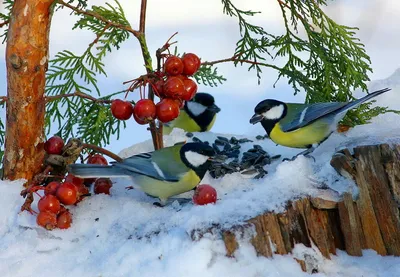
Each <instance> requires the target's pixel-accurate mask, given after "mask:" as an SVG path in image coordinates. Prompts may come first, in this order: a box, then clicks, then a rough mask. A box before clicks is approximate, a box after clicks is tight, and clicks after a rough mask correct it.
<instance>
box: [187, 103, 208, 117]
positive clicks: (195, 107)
mask: <svg viewBox="0 0 400 277" xmlns="http://www.w3.org/2000/svg"><path fill="white" fill-rule="evenodd" d="M187 107H188V109H189V111H191V112H192V114H194V115H196V116H197V115H200V114H202V113H204V111H205V110H206V109H207V107H206V106H203V105H202V104H199V103H196V102H193V101H189V102H187Z"/></svg>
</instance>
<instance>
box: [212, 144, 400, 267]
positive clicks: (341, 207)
mask: <svg viewBox="0 0 400 277" xmlns="http://www.w3.org/2000/svg"><path fill="white" fill-rule="evenodd" d="M331 165H332V166H333V167H334V168H335V169H336V170H337V172H338V173H339V174H341V175H343V176H347V177H349V178H352V179H353V180H354V181H355V182H356V184H357V186H358V188H359V194H358V195H357V196H353V195H351V194H350V193H345V194H344V195H343V196H342V199H341V200H340V201H339V202H338V203H336V202H333V201H328V200H323V199H320V198H311V197H307V198H304V199H300V200H297V201H295V202H293V203H292V202H291V203H288V204H287V208H286V211H285V212H282V213H274V212H269V211H266V212H265V213H264V214H261V215H259V216H257V217H255V218H253V219H250V220H248V221H247V223H245V224H243V225H241V226H235V227H234V228H231V229H229V230H222V231H220V232H221V238H222V239H223V241H224V242H225V246H226V255H227V256H229V257H232V256H234V254H235V251H236V250H237V249H238V248H239V247H240V243H238V240H240V238H241V237H247V236H242V234H243V233H244V232H246V230H249V228H253V229H254V230H255V232H254V233H253V235H252V239H251V243H252V245H253V246H254V248H255V250H256V252H257V254H258V255H262V256H266V257H272V256H273V255H275V254H288V253H292V250H293V248H294V246H295V244H298V243H301V244H304V245H305V246H306V247H310V248H311V247H315V248H317V249H318V250H319V252H320V253H321V254H322V255H323V256H324V257H325V258H328V259H329V257H330V255H331V254H336V249H341V250H344V251H346V252H347V254H349V255H352V256H362V249H373V250H375V251H376V252H377V253H378V254H380V255H383V256H385V255H394V256H400V217H399V203H400V196H399V195H400V193H399V191H400V146H394V147H391V146H389V145H387V144H382V145H372V146H360V147H356V148H355V149H354V155H351V154H350V151H349V150H344V151H340V152H338V153H336V154H335V155H334V156H333V158H332V160H331ZM294 185H295V184H294ZM214 229H218V227H216V228H214ZM207 231H208V232H213V233H214V232H215V230H211V231H210V230H207ZM310 250H311V249H310ZM312 252H313V251H310V252H309V253H303V254H304V257H299V256H298V253H297V255H295V258H296V260H297V261H298V262H299V263H300V265H301V267H302V269H303V270H304V271H307V272H309V273H312V272H318V260H317V257H316V256H314V257H312V256H310V253H312ZM314 253H316V252H315V251H314Z"/></svg>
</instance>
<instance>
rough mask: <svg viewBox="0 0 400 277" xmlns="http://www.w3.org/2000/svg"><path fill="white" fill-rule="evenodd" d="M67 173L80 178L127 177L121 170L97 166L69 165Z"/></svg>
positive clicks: (107, 166) (108, 166)
mask: <svg viewBox="0 0 400 277" xmlns="http://www.w3.org/2000/svg"><path fill="white" fill-rule="evenodd" d="M68 172H70V173H71V174H73V175H75V176H77V177H80V178H101V177H127V176H129V175H128V174H127V173H126V171H125V170H124V169H122V168H117V167H115V166H111V165H97V164H70V165H69V166H68Z"/></svg>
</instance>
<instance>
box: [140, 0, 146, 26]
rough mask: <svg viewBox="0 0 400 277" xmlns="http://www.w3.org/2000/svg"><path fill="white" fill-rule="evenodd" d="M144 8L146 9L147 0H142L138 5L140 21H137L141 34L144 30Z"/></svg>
mask: <svg viewBox="0 0 400 277" xmlns="http://www.w3.org/2000/svg"><path fill="white" fill-rule="evenodd" d="M146 9H147V0H142V4H141V7H140V22H139V32H141V33H142V34H144V33H145V30H146Z"/></svg>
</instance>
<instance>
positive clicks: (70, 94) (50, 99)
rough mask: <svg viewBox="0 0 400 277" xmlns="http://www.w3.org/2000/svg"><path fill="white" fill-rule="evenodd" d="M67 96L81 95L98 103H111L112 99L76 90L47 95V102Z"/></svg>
mask: <svg viewBox="0 0 400 277" xmlns="http://www.w3.org/2000/svg"><path fill="white" fill-rule="evenodd" d="M65 97H81V98H85V99H88V100H91V101H93V102H96V103H104V104H111V102H112V100H107V99H98V98H95V97H93V96H91V95H88V94H86V93H83V92H80V91H75V92H74V93H67V94H59V95H55V96H46V102H51V101H54V100H57V99H61V98H65Z"/></svg>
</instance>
